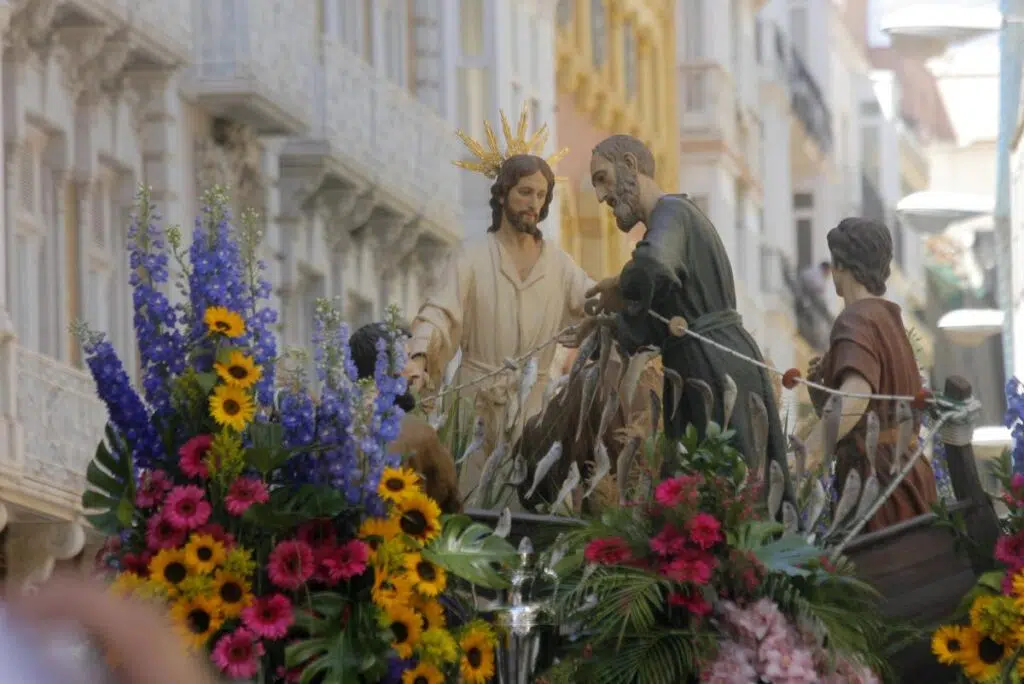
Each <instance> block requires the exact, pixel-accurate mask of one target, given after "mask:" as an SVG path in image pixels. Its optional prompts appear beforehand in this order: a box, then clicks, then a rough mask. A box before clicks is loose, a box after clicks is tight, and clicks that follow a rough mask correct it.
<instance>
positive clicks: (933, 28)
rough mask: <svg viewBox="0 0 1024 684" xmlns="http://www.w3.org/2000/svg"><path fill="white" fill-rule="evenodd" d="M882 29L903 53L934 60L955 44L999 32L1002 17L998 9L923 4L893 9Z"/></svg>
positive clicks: (884, 18) (885, 17) (885, 19)
mask: <svg viewBox="0 0 1024 684" xmlns="http://www.w3.org/2000/svg"><path fill="white" fill-rule="evenodd" d="M881 23H882V25H881V29H882V31H883V32H884V33H886V34H887V35H888V36H889V38H890V39H891V41H892V46H893V48H895V49H896V50H897V51H899V52H900V53H901V54H904V55H907V56H911V57H917V58H919V59H931V58H933V57H938V56H940V55H942V54H943V53H944V52H945V51H946V50H948V49H949V47H950V46H951V45H953V44H955V43H963V42H966V41H969V40H973V39H974V38H980V37H981V36H984V35H986V34H989V33H994V32H996V31H998V30H999V27H1000V25H1001V24H1002V15H1001V13H1000V12H999V10H998V9H997V8H995V7H962V6H956V5H939V4H938V3H934V2H933V3H920V4H916V5H911V6H909V7H901V8H899V9H896V10H893V11H892V12H890V13H888V14H887V15H886V16H884V17H883V18H882V22H881Z"/></svg>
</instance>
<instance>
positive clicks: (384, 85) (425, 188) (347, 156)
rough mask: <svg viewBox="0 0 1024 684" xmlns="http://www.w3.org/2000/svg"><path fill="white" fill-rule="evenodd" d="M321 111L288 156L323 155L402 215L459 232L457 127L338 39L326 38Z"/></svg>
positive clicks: (319, 100)
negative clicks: (308, 134)
mask: <svg viewBox="0 0 1024 684" xmlns="http://www.w3.org/2000/svg"><path fill="white" fill-rule="evenodd" d="M323 55H324V64H323V68H322V72H320V76H319V79H318V80H319V84H318V87H317V88H316V90H317V98H316V99H317V116H316V119H315V120H314V125H313V131H312V134H311V135H310V136H309V139H308V140H306V141H303V142H299V143H296V144H293V145H290V146H289V148H287V149H286V150H285V154H286V156H292V157H293V158H294V157H297V156H302V157H305V158H306V159H307V160H308V159H310V158H311V157H315V158H318V159H320V160H321V161H322V162H323V163H324V164H326V166H328V167H332V166H333V167H336V168H337V169H338V170H339V171H340V172H341V174H342V175H343V176H344V177H345V179H346V180H347V181H348V182H351V183H353V184H355V185H359V186H363V187H365V188H369V189H376V191H377V194H378V195H383V196H385V197H387V200H388V204H389V205H394V207H395V208H397V209H399V210H400V211H401V212H402V213H405V214H408V215H412V216H416V215H418V216H422V217H423V218H425V219H426V220H427V221H429V222H430V223H432V224H434V225H435V226H438V227H443V228H445V229H447V230H449V231H453V232H454V231H455V223H456V217H457V214H458V209H459V182H458V180H459V179H458V176H457V173H458V169H457V168H456V167H455V166H453V165H452V161H453V160H455V159H457V158H459V155H460V150H459V144H458V140H457V139H456V137H455V131H454V127H453V126H452V125H450V124H449V123H448V122H447V121H445V120H444V119H442V118H441V117H440V116H439V115H438V114H437V113H436V112H435V111H434V110H433V109H431V108H430V107H429V106H427V105H426V104H424V103H422V102H420V101H419V100H417V99H416V98H415V97H413V95H412V94H411V93H410V92H409V91H408V90H406V89H405V88H402V87H401V86H399V85H397V84H395V83H393V82H391V81H389V80H388V79H387V78H385V77H384V76H383V75H381V74H380V73H378V72H377V71H376V70H374V68H373V66H372V65H371V64H369V63H368V62H366V61H365V60H363V59H361V58H360V57H359V56H358V55H356V54H354V53H353V52H351V51H350V50H349V49H348V48H346V47H345V46H344V45H342V44H341V43H340V42H338V41H336V40H333V39H331V38H326V37H325V38H324V39H323Z"/></svg>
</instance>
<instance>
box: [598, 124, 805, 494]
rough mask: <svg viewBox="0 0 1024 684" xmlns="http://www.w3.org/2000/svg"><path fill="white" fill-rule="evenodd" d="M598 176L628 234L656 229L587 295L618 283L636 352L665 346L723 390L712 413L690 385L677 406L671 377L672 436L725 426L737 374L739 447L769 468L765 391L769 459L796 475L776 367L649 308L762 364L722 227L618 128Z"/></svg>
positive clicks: (602, 152)
mask: <svg viewBox="0 0 1024 684" xmlns="http://www.w3.org/2000/svg"><path fill="white" fill-rule="evenodd" d="M590 174H591V182H592V183H593V186H594V191H595V192H596V193H597V199H598V201H599V202H603V203H605V204H607V205H608V206H610V207H611V209H612V212H613V213H614V214H615V222H616V224H617V225H618V227H619V230H621V231H623V232H628V231H629V230H631V229H632V228H633V227H634V226H636V225H637V224H638V223H643V224H644V225H645V226H646V227H647V232H646V233H645V234H644V238H643V240H641V241H640V242H639V243H638V244H637V246H636V249H635V250H634V251H633V257H632V259H631V260H630V261H629V262H628V263H627V264H626V265H625V266H624V267H623V269H622V272H621V273H620V274H619V276H618V278H617V279H615V278H612V279H608V280H605V281H602V282H601V283H599V284H598V285H597V286H596V287H595V288H593V289H592V290H591V292H589V293H588V294H603V295H605V296H603V297H602V300H603V301H604V302H605V303H606V304H607V303H608V302H611V301H612V300H613V299H614V298H613V297H610V296H608V295H607V293H608V292H609V291H614V289H615V286H616V285H617V288H618V293H619V295H620V296H621V298H622V300H624V302H616V304H617V305H618V306H619V311H618V319H619V321H618V332H619V341H620V342H621V343H622V344H623V346H625V347H626V348H627V349H629V350H633V349H637V348H638V347H641V346H644V345H655V346H658V347H660V348H661V353H662V360H663V363H664V365H665V367H666V368H671V369H673V370H675V371H676V372H678V373H679V374H680V375H681V376H682V377H683V378H687V379H691V380H702V381H704V382H705V383H707V384H708V385H709V386H710V387H711V389H712V391H713V393H714V405H713V406H714V407H713V411H712V415H705V408H704V406H705V404H704V400H703V398H702V395H701V393H700V391H699V390H698V389H696V388H695V387H693V386H692V385H691V384H690V383H686V387H685V389H684V391H683V394H682V397H681V399H680V404H679V406H678V407H676V406H674V405H673V391H672V389H671V388H670V387H668V386H667V384H666V387H665V391H664V392H663V397H662V400H663V404H664V415H665V416H666V418H667V419H666V421H665V427H666V431H667V433H668V435H669V436H670V437H678V436H680V435H682V434H683V431H684V430H685V429H686V426H687V425H688V424H691V423H692V424H693V425H694V427H696V428H697V429H698V431H700V432H701V434H703V431H704V428H705V426H706V424H707V422H708V421H709V420H712V421H715V422H717V423H719V424H722V422H723V419H724V408H723V394H724V390H725V384H724V378H725V375H726V374H728V375H729V376H731V377H732V379H733V380H734V381H735V383H736V388H737V390H738V393H737V397H736V402H735V406H734V409H733V412H732V416H731V419H730V421H729V425H730V427H731V428H734V429H735V430H736V438H735V442H734V444H735V446H736V448H737V449H738V450H739V451H740V452H741V453H743V454H744V455H745V456H746V457H747V459H748V463H751V465H752V466H754V467H756V468H758V469H761V470H762V472H766V468H767V463H766V462H762V461H760V460H757V461H751V460H750V459H755V458H756V459H762V458H764V455H763V454H754V453H753V445H754V444H755V443H756V442H755V441H754V436H753V434H752V423H751V419H750V411H751V410H750V399H749V395H750V394H754V395H757V396H759V397H760V398H761V400H762V401H763V402H764V406H765V408H766V409H767V412H768V434H767V436H766V437H767V440H766V441H767V452H768V453H767V458H768V460H774V461H778V462H779V463H780V464H781V465H782V467H783V472H784V473H785V474H786V478H787V481H788V473H789V470H788V468H787V467H786V439H785V435H784V433H783V430H782V424H781V422H780V420H779V412H778V409H777V407H776V402H775V395H774V390H773V386H772V380H771V378H770V377H769V375H768V373H767V372H766V371H765V370H763V369H761V368H758V367H757V366H755V365H754V364H752V363H750V362H748V361H745V360H742V359H738V358H736V357H734V356H732V355H730V354H727V353H726V352H724V351H722V350H720V349H716V348H715V347H714V346H712V345H710V344H707V343H705V342H702V341H701V340H698V339H697V338H696V337H693V336H692V335H683V336H682V337H673V336H672V335H671V334H670V333H669V331H668V327H667V326H666V325H665V323H663V322H660V321H659V320H657V319H656V318H654V317H653V316H650V315H649V313H648V312H649V311H654V312H656V313H658V314H660V315H661V316H663V317H665V318H671V317H673V316H682V317H683V318H684V319H685V320H686V321H687V323H688V325H689V329H690V330H692V331H693V332H696V333H699V334H700V335H701V336H703V337H706V338H708V339H710V340H714V341H715V342H717V343H719V344H721V345H723V346H725V347H728V348H729V349H732V350H734V351H736V352H739V353H741V354H744V355H745V356H748V357H750V358H752V359H755V360H757V361H762V362H763V357H762V356H761V351H760V350H759V349H758V346H757V343H756V342H755V341H754V339H753V338H752V337H751V336H750V333H748V332H747V331H746V330H745V329H744V328H743V323H742V320H741V319H740V315H739V314H738V313H737V312H736V286H735V284H734V282H733V274H732V266H731V264H730V263H729V256H728V255H727V254H726V251H725V246H724V245H723V244H722V240H721V238H720V237H719V235H718V231H717V230H716V229H715V227H714V226H713V225H712V224H711V221H710V220H709V219H708V217H707V216H705V215H704V213H703V212H702V211H701V210H700V209H699V208H698V207H697V205H696V204H694V203H693V202H692V201H691V200H690V198H689V197H687V196H686V195H671V194H667V193H665V192H664V191H663V190H662V189H661V188H660V187H658V183H657V182H656V181H655V180H654V156H653V155H652V154H651V151H650V150H649V149H648V148H647V147H646V146H645V145H644V144H643V143H642V142H641V141H640V140H637V139H636V138H634V137H632V136H628V135H614V136H612V137H610V138H607V139H605V140H604V141H602V142H601V143H599V144H598V145H597V147H595V148H594V152H593V155H592V157H591V161H590ZM666 382H667V381H666ZM787 489H789V487H788V484H787Z"/></svg>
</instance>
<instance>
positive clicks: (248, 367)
mask: <svg viewBox="0 0 1024 684" xmlns="http://www.w3.org/2000/svg"><path fill="white" fill-rule="evenodd" d="M213 369H214V370H215V371H217V375H218V376H220V379H221V380H223V381H224V382H225V383H226V384H228V385H230V386H232V387H240V388H242V389H248V388H249V387H252V386H253V385H255V384H256V383H257V382H259V381H260V378H261V377H263V369H262V368H260V367H259V366H257V365H256V362H255V361H254V360H253V359H252V357H251V356H246V355H245V354H243V353H242V352H240V351H238V350H237V349H235V350H233V351H232V352H231V353H230V354H228V358H227V360H226V361H225V362H224V363H215V364H213Z"/></svg>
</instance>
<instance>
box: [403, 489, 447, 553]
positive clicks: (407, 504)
mask: <svg viewBox="0 0 1024 684" xmlns="http://www.w3.org/2000/svg"><path fill="white" fill-rule="evenodd" d="M440 517H441V509H440V508H439V507H438V505H437V502H436V501H434V500H433V499H431V498H430V497H429V496H427V495H426V494H423V493H421V492H416V493H413V494H409V496H407V497H405V498H404V499H402V500H401V501H399V502H398V503H397V504H396V506H395V512H394V514H393V520H394V521H395V522H397V523H398V528H399V529H400V530H401V531H402V532H403V533H404V534H407V535H408V536H410V537H412V538H413V539H415V540H416V541H418V542H420V543H424V544H425V543H426V542H428V541H430V540H431V539H433V538H434V537H436V536H437V535H438V534H440V533H441V526H440V524H439V522H438V518H440Z"/></svg>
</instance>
